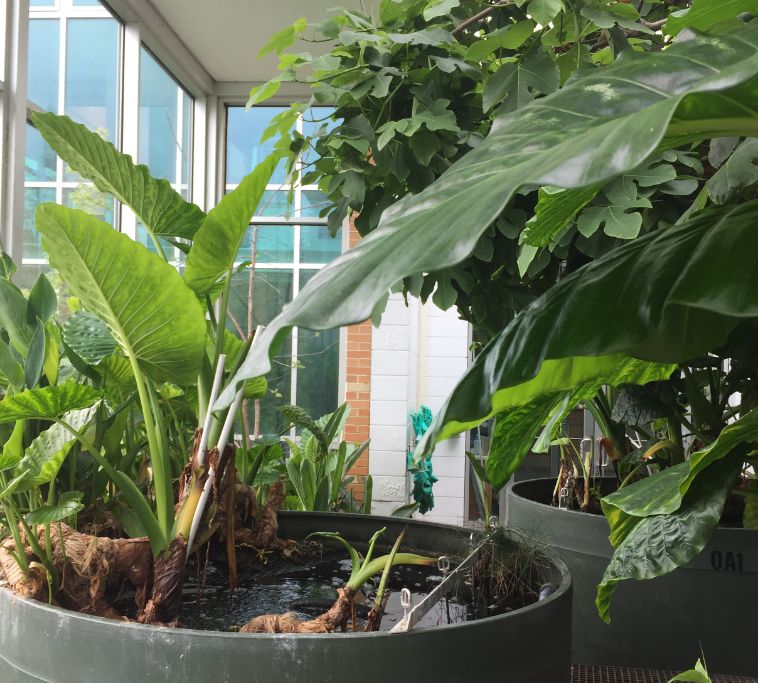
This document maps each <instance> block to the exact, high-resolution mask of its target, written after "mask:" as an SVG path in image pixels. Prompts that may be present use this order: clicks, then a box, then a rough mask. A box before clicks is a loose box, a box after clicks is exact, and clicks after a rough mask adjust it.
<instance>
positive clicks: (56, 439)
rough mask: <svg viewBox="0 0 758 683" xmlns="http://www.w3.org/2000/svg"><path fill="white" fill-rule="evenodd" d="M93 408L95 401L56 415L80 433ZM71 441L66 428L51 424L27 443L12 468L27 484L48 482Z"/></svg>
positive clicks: (63, 458)
mask: <svg viewBox="0 0 758 683" xmlns="http://www.w3.org/2000/svg"><path fill="white" fill-rule="evenodd" d="M96 411H97V405H96V404H95V405H92V406H90V407H88V408H83V409H82V410H74V411H72V412H69V413H66V414H64V415H62V416H60V418H61V419H62V420H63V421H64V422H65V423H66V424H67V425H70V426H71V427H73V428H74V429H75V430H76V431H78V432H81V431H83V430H84V428H85V427H86V426H87V425H88V424H89V423H90V422H91V421H92V418H93V417H94V416H95V412H96ZM74 441H76V439H75V438H74V436H73V434H72V433H71V432H70V431H69V430H68V429H67V428H66V427H64V426H63V425H61V424H58V423H56V424H54V425H51V426H50V427H49V428H48V429H46V430H45V431H44V432H42V433H41V434H40V435H39V436H38V437H37V438H36V439H34V441H32V442H31V443H30V444H29V447H28V448H27V449H26V452H25V453H24V457H23V458H22V459H21V462H20V463H19V464H18V467H17V468H16V470H17V472H18V473H22V472H25V473H26V474H25V476H26V478H27V479H28V482H27V483H28V484H30V485H32V486H39V485H40V484H47V483H48V482H51V481H52V480H53V479H55V477H56V475H57V474H58V470H59V469H60V468H61V465H62V464H63V461H64V460H65V459H66V457H67V456H68V452H69V451H70V450H71V446H73V445H74Z"/></svg>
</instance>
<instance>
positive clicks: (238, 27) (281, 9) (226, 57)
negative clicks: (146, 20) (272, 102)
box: [150, 0, 374, 82]
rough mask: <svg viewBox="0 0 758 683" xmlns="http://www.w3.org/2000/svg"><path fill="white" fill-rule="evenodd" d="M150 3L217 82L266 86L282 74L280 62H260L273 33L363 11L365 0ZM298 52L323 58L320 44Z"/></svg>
mask: <svg viewBox="0 0 758 683" xmlns="http://www.w3.org/2000/svg"><path fill="white" fill-rule="evenodd" d="M150 1H151V2H152V4H153V6H154V7H155V9H156V10H158V12H160V14H161V15H162V16H163V17H164V19H165V20H166V23H167V24H168V25H169V26H171V28H172V29H173V30H174V32H175V33H176V34H177V35H178V36H179V38H180V39H181V40H182V41H183V42H184V43H185V45H186V46H187V48H188V49H189V50H190V52H192V53H193V54H194V55H195V57H196V58H197V59H198V61H200V63H201V64H202V65H203V66H204V67H205V69H206V70H207V71H208V72H209V73H210V75H211V76H212V77H213V79H214V80H216V81H243V82H247V81H250V82H253V81H265V80H268V79H269V78H270V77H271V76H272V75H273V74H275V73H276V58H275V57H272V56H271V55H267V56H266V57H264V58H262V59H258V58H257V55H258V51H259V50H260V48H261V47H262V46H263V45H264V44H265V43H266V42H267V40H268V38H269V36H271V35H272V34H273V33H276V32H277V31H279V30H281V29H282V28H284V27H285V26H287V25H289V24H292V23H293V22H294V21H295V20H296V19H297V18H298V17H306V18H307V19H308V20H310V21H318V20H320V19H324V18H326V17H328V16H330V14H332V13H333V12H330V11H329V10H331V9H333V8H334V7H335V6H337V5H342V6H345V7H353V8H360V6H361V0H341V1H340V0H274V1H273V2H272V1H271V0H150ZM366 4H374V3H373V2H371V0H367V3H366ZM295 47H296V50H297V51H299V52H304V51H308V52H312V53H318V52H319V45H318V44H309V43H304V42H300V43H298V44H297V45H296V46H295ZM321 49H322V50H323V49H324V48H323V47H321Z"/></svg>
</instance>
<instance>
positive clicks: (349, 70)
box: [248, 0, 732, 342]
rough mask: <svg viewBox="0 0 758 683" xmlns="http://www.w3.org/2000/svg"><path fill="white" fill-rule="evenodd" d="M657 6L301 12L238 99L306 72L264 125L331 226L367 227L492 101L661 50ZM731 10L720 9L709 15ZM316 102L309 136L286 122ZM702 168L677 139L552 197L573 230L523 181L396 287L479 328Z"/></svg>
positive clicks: (516, 306) (515, 98)
mask: <svg viewBox="0 0 758 683" xmlns="http://www.w3.org/2000/svg"><path fill="white" fill-rule="evenodd" d="M667 11H668V10H667V9H666V7H665V6H664V5H663V4H662V3H628V2H620V1H618V0H572V1H571V2H562V1H557V2H541V1H540V2H526V1H523V2H494V3H491V4H488V3H482V2H479V1H472V0H453V1H448V0H446V1H445V2H435V1H434V0H432V1H430V0H385V1H384V2H381V3H380V6H379V9H378V12H372V13H361V12H360V11H356V10H353V9H350V10H343V11H342V12H340V13H338V14H337V15H336V16H333V17H331V18H329V19H327V20H325V21H323V22H319V23H315V24H306V23H305V22H304V20H302V19H301V20H298V21H297V22H295V24H294V25H293V26H291V27H289V28H288V29H285V31H282V32H281V33H279V34H277V35H275V36H274V37H273V38H272V40H271V41H270V43H269V44H268V45H267V46H265V47H264V48H263V50H262V51H261V52H262V53H265V52H276V53H277V54H279V56H280V57H279V59H280V64H279V69H280V73H279V74H277V76H275V77H274V78H273V79H272V80H271V81H269V82H268V83H264V84H262V85H260V86H256V87H255V88H253V90H252V91H251V93H250V99H249V102H248V104H249V105H253V104H258V103H260V102H263V101H265V99H267V98H268V97H272V96H273V95H275V93H276V92H277V90H278V88H279V86H280V84H281V83H282V82H288V81H292V80H296V81H300V82H304V83H306V84H307V85H308V86H309V88H310V90H311V97H310V100H309V101H308V102H303V103H295V104H293V105H292V106H291V107H290V109H289V110H288V111H285V112H283V113H282V114H280V115H279V116H277V117H276V118H275V119H274V121H272V123H271V126H270V127H269V129H268V130H267V131H266V133H265V135H264V137H272V136H277V135H278V136H279V139H278V146H279V148H280V149H281V150H282V151H283V153H286V154H287V155H288V160H289V168H290V169H291V170H292V171H293V173H294V174H296V173H297V172H298V169H304V175H303V182H307V183H311V184H314V183H318V184H319V187H320V189H321V190H322V192H324V193H325V194H326V196H327V197H328V198H329V199H330V200H331V201H330V203H328V204H327V205H326V206H325V207H324V209H323V211H322V214H326V215H328V217H329V224H330V226H331V227H332V229H333V230H336V228H337V227H339V225H341V223H342V220H343V218H344V217H345V216H346V215H347V214H350V215H352V217H353V218H354V221H355V225H356V227H357V229H358V230H359V232H360V233H361V234H362V235H366V234H369V233H370V232H371V231H373V230H374V229H376V228H377V226H378V225H379V224H380V221H381V218H382V216H383V214H384V212H385V211H387V210H388V209H389V207H390V206H391V205H392V204H394V203H395V202H397V201H398V199H400V198H401V197H403V196H405V195H407V194H409V193H410V194H415V193H418V192H420V191H422V190H423V189H424V188H426V187H427V186H428V185H430V184H431V183H432V182H433V181H434V180H435V179H436V178H438V177H439V176H440V175H441V174H443V173H444V172H445V171H446V170H447V168H448V167H449V166H450V165H451V164H452V163H454V162H456V161H458V160H459V159H461V158H462V157H463V156H465V155H466V154H467V153H468V152H469V151H470V150H472V149H474V148H475V147H476V146H477V145H478V144H479V142H480V141H481V140H482V138H483V137H484V136H486V135H487V134H488V133H489V132H490V130H491V128H492V126H493V122H495V121H497V120H498V119H499V118H501V117H502V115H503V114H504V113H507V112H512V111H515V110H517V109H521V108H523V107H524V106H525V105H526V104H528V103H530V102H531V101H532V100H534V99H535V98H538V97H541V96H543V95H548V94H550V93H553V92H555V91H556V90H558V88H559V87H560V86H561V85H562V84H564V83H566V81H567V80H568V79H569V78H570V77H571V76H572V74H574V73H576V72H578V71H583V70H587V69H591V68H592V67H593V66H596V65H604V64H608V63H610V62H611V61H613V59H614V58H615V57H616V56H618V55H620V54H621V53H622V52H624V51H626V50H635V51H643V52H644V51H657V50H660V49H661V48H662V47H663V46H664V45H665V44H666V42H667V36H666V35H664V34H663V33H662V32H660V31H656V29H660V28H661V26H662V25H663V24H664V23H665V24H666V26H667V27H668V31H669V32H670V34H671V35H673V34H675V33H676V32H677V31H678V30H681V26H682V23H681V21H680V22H679V23H677V20H676V18H673V17H672V18H670V19H669V20H668V22H667V18H668V17H667ZM730 16H732V15H730V13H729V10H728V9H727V10H723V9H720V10H716V16H714V17H713V19H714V21H717V20H721V19H723V18H729V17H730ZM295 38H298V40H299V41H301V42H302V41H305V42H308V41H311V40H313V41H317V42H319V43H324V42H332V43H333V44H334V46H333V47H332V49H331V50H330V51H329V52H328V53H327V54H326V55H323V54H320V55H319V56H312V55H311V54H309V53H303V52H299V53H297V54H291V53H287V52H284V50H285V49H286V48H287V47H289V45H290V44H291V43H292V42H293V41H294V40H295ZM324 103H328V104H330V105H333V106H334V111H333V114H331V116H329V117H328V118H326V119H316V120H313V121H311V122H310V124H309V125H308V126H307V127H306V131H307V134H305V133H302V134H301V133H299V132H297V131H295V130H294V127H293V124H294V121H295V119H296V118H297V117H298V116H303V117H304V118H305V120H306V121H308V117H309V116H312V113H313V112H315V111H319V110H318V109H312V105H317V104H324ZM703 171H704V170H703V166H702V164H701V162H700V160H699V159H698V157H697V155H692V154H690V153H689V152H684V151H683V152H681V153H678V154H675V153H668V154H664V155H660V156H658V157H656V158H653V159H651V160H650V163H649V164H647V165H646V166H645V167H644V168H640V169H638V170H637V171H636V172H635V173H633V174H631V173H630V174H627V175H626V182H625V183H623V184H621V183H618V184H615V185H613V184H611V185H609V186H608V187H607V188H605V189H604V190H603V191H601V188H599V187H598V188H595V187H590V188H588V189H587V190H585V191H584V192H583V193H582V194H581V195H580V196H577V197H576V199H575V200H574V201H573V202H572V203H571V205H570V206H568V205H565V204H564V205H563V206H562V210H563V212H565V213H566V214H567V218H564V220H565V221H566V222H568V221H569V220H570V219H572V218H574V217H576V219H577V220H576V228H575V229H573V230H570V231H567V230H565V229H564V228H563V227H562V226H561V225H560V224H556V222H555V220H554V219H555V213H554V212H555V205H556V204H557V203H558V204H560V196H559V197H554V196H553V195H555V191H554V190H553V189H551V188H550V187H544V188H543V189H542V191H541V192H540V193H533V192H532V193H526V192H524V193H521V194H519V195H518V196H516V197H515V198H514V200H513V201H512V202H510V203H509V205H508V207H507V208H506V209H504V210H503V211H501V212H500V214H499V215H498V216H497V217H496V218H494V219H490V220H489V222H488V224H487V225H486V226H485V225H484V224H482V226H481V227H482V228H486V230H485V231H484V233H483V234H481V235H480V236H479V238H478V241H477V243H476V246H475V248H474V250H473V253H472V254H471V255H470V256H469V257H468V258H466V259H465V260H464V261H461V262H460V263H456V264H455V265H452V266H447V267H445V268H443V269H441V270H436V271H431V272H424V273H416V274H414V276H413V277H411V278H407V279H406V280H404V282H403V287H404V290H405V291H406V292H412V293H414V294H416V295H418V296H420V297H421V299H422V300H426V299H427V298H428V297H430V296H431V297H432V298H433V300H434V302H435V303H436V304H437V305H439V306H441V307H442V308H449V307H450V306H452V305H453V304H456V305H457V307H458V310H459V312H460V314H461V316H462V317H463V318H464V319H466V320H468V321H469V322H471V323H472V324H473V326H474V331H475V334H476V338H477V340H478V341H480V342H486V341H487V340H488V339H489V338H490V337H491V336H492V335H493V334H495V333H497V332H498V331H499V330H500V329H501V328H502V327H503V326H504V325H505V324H506V323H507V322H509V321H510V319H511V318H512V317H513V315H514V314H515V313H516V312H518V311H519V310H521V309H522V308H524V307H525V306H526V305H527V304H528V303H530V302H531V301H532V300H534V298H535V297H536V296H538V295H539V294H541V293H542V292H543V291H545V289H547V288H548V287H549V286H550V285H551V284H552V283H553V282H555V280H556V279H557V278H558V277H560V276H561V275H562V274H563V273H565V272H570V271H571V270H575V269H576V268H578V267H580V266H581V265H582V264H583V263H585V262H586V261H587V260H588V259H589V258H593V257H595V256H598V255H600V254H602V253H605V252H607V251H608V250H609V249H610V248H612V247H613V246H614V245H615V244H616V243H617V242H618V241H619V240H626V239H631V238H633V237H635V236H636V235H638V234H639V233H640V232H646V231H648V230H650V229H651V228H653V227H654V226H655V224H656V223H657V221H659V220H668V221H670V220H675V218H676V217H678V215H680V214H681V213H682V212H683V211H684V209H685V208H686V206H688V205H689V202H690V201H691V199H688V196H689V195H692V194H693V193H694V192H696V191H697V190H698V188H699V187H701V186H702V184H703V182H704V180H703ZM293 177H296V175H294V176H293ZM535 214H536V215H535ZM643 216H644V223H643ZM529 217H531V220H530V223H529V226H528V228H527V229H525V223H526V221H527V219H528V218H529ZM566 227H567V226H566Z"/></svg>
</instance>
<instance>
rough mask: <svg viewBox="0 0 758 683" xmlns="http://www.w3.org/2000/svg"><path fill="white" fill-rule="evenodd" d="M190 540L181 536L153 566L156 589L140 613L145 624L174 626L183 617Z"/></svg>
mask: <svg viewBox="0 0 758 683" xmlns="http://www.w3.org/2000/svg"><path fill="white" fill-rule="evenodd" d="M186 547H187V543H186V541H185V540H184V539H183V538H182V537H181V536H177V537H176V538H174V539H173V540H172V541H171V543H170V544H169V546H168V550H166V551H164V552H162V553H161V554H160V555H158V557H156V558H155V563H154V568H153V592H152V595H151V597H150V600H148V602H147V604H146V605H145V609H144V610H143V612H142V614H141V615H140V617H139V621H141V622H142V623H144V624H164V625H168V626H173V625H174V624H176V622H177V620H178V618H179V612H180V610H181V607H182V590H183V589H184V585H183V583H184V565H185V561H186Z"/></svg>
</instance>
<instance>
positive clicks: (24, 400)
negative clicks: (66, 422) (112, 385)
mask: <svg viewBox="0 0 758 683" xmlns="http://www.w3.org/2000/svg"><path fill="white" fill-rule="evenodd" d="M99 399H100V394H99V393H98V392H97V391H95V390H94V389H93V388H92V387H90V386H87V385H86V384H76V383H75V382H66V383H65V384H59V385H57V386H54V387H42V388H36V389H28V390H27V391H22V392H20V393H18V394H13V395H12V396H6V397H5V398H4V399H3V400H2V401H0V422H15V421H16V420H26V419H30V418H31V419H35V420H54V419H56V418H59V417H60V416H61V415H63V413H68V412H70V411H73V410H80V409H82V408H88V407H89V406H91V405H92V404H94V403H95V402H96V401H98V400H99Z"/></svg>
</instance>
